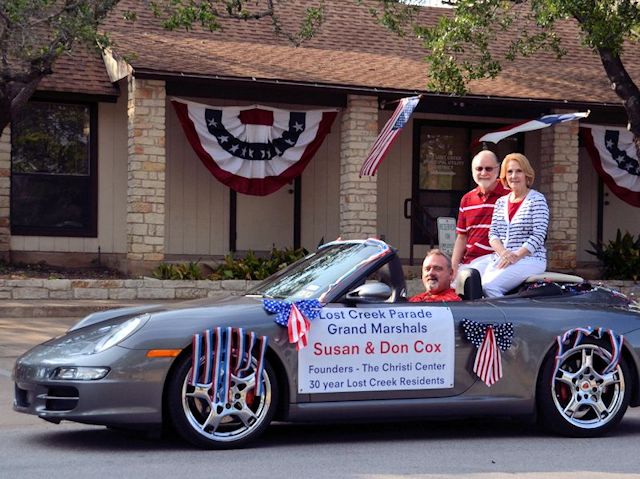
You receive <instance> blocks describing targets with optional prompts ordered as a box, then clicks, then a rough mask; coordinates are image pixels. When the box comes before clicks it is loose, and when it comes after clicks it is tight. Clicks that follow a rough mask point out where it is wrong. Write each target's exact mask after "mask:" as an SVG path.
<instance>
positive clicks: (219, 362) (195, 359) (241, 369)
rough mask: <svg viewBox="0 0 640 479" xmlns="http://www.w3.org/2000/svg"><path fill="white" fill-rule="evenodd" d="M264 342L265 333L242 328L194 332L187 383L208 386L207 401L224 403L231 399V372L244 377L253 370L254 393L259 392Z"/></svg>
mask: <svg viewBox="0 0 640 479" xmlns="http://www.w3.org/2000/svg"><path fill="white" fill-rule="evenodd" d="M267 344H268V338H267V337H266V336H260V337H257V336H256V334H255V333H254V332H249V333H245V331H244V329H243V328H230V327H227V328H220V327H218V328H215V329H207V330H206V331H205V332H204V333H202V334H194V335H193V340H192V347H193V356H192V364H191V376H190V377H189V384H190V385H191V386H208V390H209V391H210V394H211V401H212V402H213V403H214V404H224V403H228V402H230V401H231V398H230V394H231V377H232V376H234V377H236V378H247V377H249V376H251V375H252V374H255V386H254V394H255V395H256V396H261V395H262V392H263V391H262V388H263V385H262V372H263V370H264V356H265V353H266V351H267ZM254 349H255V352H254ZM253 360H255V362H254V364H252V361H253Z"/></svg>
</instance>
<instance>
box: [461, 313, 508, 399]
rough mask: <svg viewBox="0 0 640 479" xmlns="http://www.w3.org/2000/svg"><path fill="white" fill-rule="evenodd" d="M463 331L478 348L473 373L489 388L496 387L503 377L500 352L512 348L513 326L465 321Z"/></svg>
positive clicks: (463, 321)
mask: <svg viewBox="0 0 640 479" xmlns="http://www.w3.org/2000/svg"><path fill="white" fill-rule="evenodd" d="M462 329H463V330H464V333H465V336H466V338H467V340H468V341H470V342H471V343H473V345H474V346H476V347H477V348H478V351H477V352H476V357H475V360H474V362H473V372H474V373H476V375H477V376H478V378H480V379H481V380H482V381H483V382H484V383H485V384H486V385H487V386H492V385H494V384H495V383H497V382H498V380H499V379H500V378H501V377H502V356H501V354H500V351H506V350H507V349H509V348H510V347H511V341H512V340H513V324H512V323H503V324H487V323H478V322H476V321H471V320H469V319H463V320H462Z"/></svg>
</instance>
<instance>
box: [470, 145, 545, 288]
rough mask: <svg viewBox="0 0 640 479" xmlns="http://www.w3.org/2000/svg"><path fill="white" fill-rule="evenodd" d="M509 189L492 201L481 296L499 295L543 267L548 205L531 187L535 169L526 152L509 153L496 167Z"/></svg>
mask: <svg viewBox="0 0 640 479" xmlns="http://www.w3.org/2000/svg"><path fill="white" fill-rule="evenodd" d="M500 178H501V179H502V182H503V184H506V185H507V186H508V187H509V188H510V189H511V193H509V194H508V195H506V196H503V197H502V198H500V199H498V201H496V206H495V209H494V211H493V218H492V220H491V228H490V229H489V244H490V245H491V247H492V248H493V250H494V251H495V253H494V255H493V261H492V262H491V264H490V265H489V266H488V267H487V269H486V271H485V273H484V275H483V276H482V287H483V290H484V294H485V296H487V297H489V298H494V297H497V296H503V295H504V294H505V293H506V292H507V291H509V290H511V289H513V288H515V287H516V286H518V285H519V284H520V283H522V282H523V281H524V280H525V279H526V278H527V277H529V276H531V275H533V274H540V273H543V272H544V271H545V269H546V268H547V251H546V249H545V247H544V240H545V238H546V236H547V227H548V225H549V207H548V206H547V200H546V199H545V197H544V196H543V195H542V193H540V192H538V191H536V190H533V189H531V185H532V184H533V180H534V178H535V172H534V171H533V168H532V167H531V163H529V160H528V159H527V157H526V156H524V155H521V154H520V153H511V154H509V155H507V156H506V157H505V159H504V160H503V161H502V165H501V167H500Z"/></svg>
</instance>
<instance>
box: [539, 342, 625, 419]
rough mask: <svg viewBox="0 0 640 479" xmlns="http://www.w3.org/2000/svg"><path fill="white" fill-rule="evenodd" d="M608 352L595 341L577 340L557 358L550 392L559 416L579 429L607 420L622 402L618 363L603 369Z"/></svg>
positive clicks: (607, 358)
mask: <svg viewBox="0 0 640 479" xmlns="http://www.w3.org/2000/svg"><path fill="white" fill-rule="evenodd" d="M610 360H611V354H610V353H609V351H607V350H606V349H603V348H601V347H599V346H598V345H595V344H581V345H579V346H576V347H574V348H572V349H570V350H568V351H567V352H566V353H565V354H563V355H562V356H561V357H560V358H559V359H558V368H557V370H556V372H555V375H554V377H553V379H552V384H551V393H552V398H553V402H554V404H555V407H556V409H557V411H558V413H559V414H560V416H561V417H562V418H564V419H565V420H566V421H567V422H569V423H570V424H571V425H573V426H575V427H578V428H580V429H595V428H599V427H602V426H603V425H605V424H607V423H608V422H609V421H611V420H612V419H613V418H614V417H615V416H616V414H617V413H618V411H619V410H620V408H621V407H622V406H623V404H624V402H625V382H624V374H623V372H622V367H621V365H620V363H619V364H618V365H617V366H616V368H615V369H614V370H613V371H611V372H608V373H605V372H604V371H605V369H606V368H607V366H608V364H609V362H610Z"/></svg>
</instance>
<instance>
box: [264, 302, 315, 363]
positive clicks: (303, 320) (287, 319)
mask: <svg viewBox="0 0 640 479" xmlns="http://www.w3.org/2000/svg"><path fill="white" fill-rule="evenodd" d="M262 304H263V307H264V309H265V311H267V312H268V313H272V314H275V315H276V316H275V317H274V318H273V320H274V321H275V322H276V324H279V325H280V326H285V327H286V328H287V329H288V332H289V342H290V343H292V344H295V345H296V348H297V349H298V351H299V350H300V349H302V348H304V347H306V346H307V334H308V333H309V330H310V328H311V321H312V320H314V319H316V318H317V317H318V315H319V314H320V309H321V308H322V303H320V301H318V300H317V299H304V300H301V301H296V302H295V303H290V302H288V301H280V300H277V299H264V300H263V301H262Z"/></svg>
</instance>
